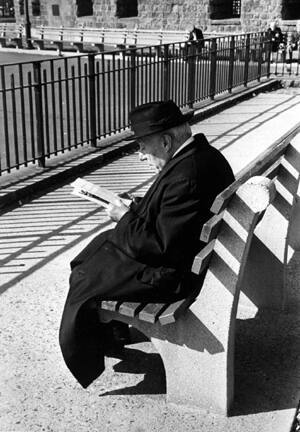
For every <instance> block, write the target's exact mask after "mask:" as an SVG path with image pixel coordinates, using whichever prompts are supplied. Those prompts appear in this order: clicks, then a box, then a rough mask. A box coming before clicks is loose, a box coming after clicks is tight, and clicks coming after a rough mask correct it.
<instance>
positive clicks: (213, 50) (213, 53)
mask: <svg viewBox="0 0 300 432" xmlns="http://www.w3.org/2000/svg"><path fill="white" fill-rule="evenodd" d="M216 77H217V39H216V38H213V39H212V40H211V47H210V86H209V97H210V98H211V99H214V98H215V93H216Z"/></svg>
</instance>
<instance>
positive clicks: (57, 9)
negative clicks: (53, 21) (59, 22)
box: [52, 4, 60, 16]
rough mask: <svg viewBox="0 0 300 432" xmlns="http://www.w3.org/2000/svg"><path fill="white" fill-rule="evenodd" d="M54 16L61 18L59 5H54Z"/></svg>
mask: <svg viewBox="0 0 300 432" xmlns="http://www.w3.org/2000/svg"><path fill="white" fill-rule="evenodd" d="M52 15H53V16H59V15H60V14H59V5H58V4H54V5H52Z"/></svg>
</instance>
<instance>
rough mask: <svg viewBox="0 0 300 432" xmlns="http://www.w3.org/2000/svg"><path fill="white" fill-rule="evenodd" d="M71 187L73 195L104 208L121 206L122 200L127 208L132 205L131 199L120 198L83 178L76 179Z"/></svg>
mask: <svg viewBox="0 0 300 432" xmlns="http://www.w3.org/2000/svg"><path fill="white" fill-rule="evenodd" d="M71 186H73V187H74V189H73V191H72V194H74V195H77V196H80V197H82V198H85V199H87V200H89V201H93V202H95V203H97V204H99V205H102V206H103V207H106V208H107V207H108V206H109V205H110V204H113V205H119V203H120V200H121V201H123V203H124V204H125V205H126V206H129V205H130V203H131V200H130V199H125V198H120V196H119V195H117V194H116V193H114V192H112V191H110V190H109V189H106V188H104V187H103V186H98V185H95V184H94V183H91V182H89V181H87V180H84V179H82V178H78V179H76V180H75V181H74V182H73V183H71Z"/></svg>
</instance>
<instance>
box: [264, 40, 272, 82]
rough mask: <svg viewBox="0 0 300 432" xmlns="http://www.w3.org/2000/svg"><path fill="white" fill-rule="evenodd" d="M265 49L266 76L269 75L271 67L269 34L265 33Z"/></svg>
mask: <svg viewBox="0 0 300 432" xmlns="http://www.w3.org/2000/svg"><path fill="white" fill-rule="evenodd" d="M264 40H265V50H266V62H267V78H269V77H270V73H271V72H270V69H271V36H268V35H266V34H265V38H264Z"/></svg>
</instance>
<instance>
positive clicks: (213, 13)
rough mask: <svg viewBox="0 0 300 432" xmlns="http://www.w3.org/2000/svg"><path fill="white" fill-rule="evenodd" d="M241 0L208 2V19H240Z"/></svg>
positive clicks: (213, 0)
mask: <svg viewBox="0 0 300 432" xmlns="http://www.w3.org/2000/svg"><path fill="white" fill-rule="evenodd" d="M240 16H241V0H210V18H211V19H215V20H217V19H228V18H240Z"/></svg>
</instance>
